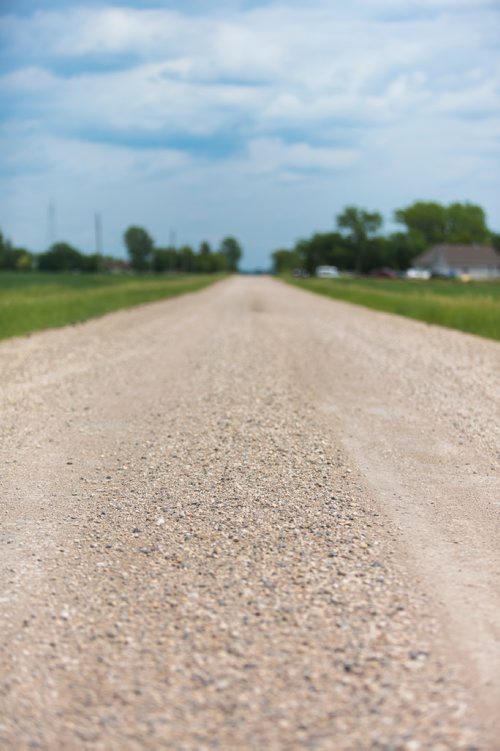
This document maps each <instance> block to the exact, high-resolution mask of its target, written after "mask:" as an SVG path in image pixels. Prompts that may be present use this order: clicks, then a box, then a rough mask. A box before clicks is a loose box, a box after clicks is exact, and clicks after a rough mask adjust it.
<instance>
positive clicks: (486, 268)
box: [413, 244, 500, 279]
mask: <svg viewBox="0 0 500 751" xmlns="http://www.w3.org/2000/svg"><path fill="white" fill-rule="evenodd" d="M413 268H414V269H416V270H418V271H428V272H430V273H431V274H435V275H438V276H449V277H454V276H462V277H468V278H470V279H500V254H498V253H497V252H496V251H495V249H494V248H492V247H490V246H488V245H450V244H443V245H434V247H432V248H429V250H426V251H425V253H422V254H421V255H419V256H417V257H416V258H414V259H413Z"/></svg>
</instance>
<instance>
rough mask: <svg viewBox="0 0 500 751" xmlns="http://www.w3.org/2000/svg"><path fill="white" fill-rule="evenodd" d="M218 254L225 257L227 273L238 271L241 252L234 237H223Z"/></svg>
mask: <svg viewBox="0 0 500 751" xmlns="http://www.w3.org/2000/svg"><path fill="white" fill-rule="evenodd" d="M220 252H221V253H222V254H223V255H224V256H225V258H226V261H227V268H228V269H229V271H232V272H234V271H238V264H239V262H240V259H241V256H242V255H243V251H242V249H241V245H240V244H239V242H238V240H236V238H234V237H225V238H224V240H223V241H222V242H221V245H220Z"/></svg>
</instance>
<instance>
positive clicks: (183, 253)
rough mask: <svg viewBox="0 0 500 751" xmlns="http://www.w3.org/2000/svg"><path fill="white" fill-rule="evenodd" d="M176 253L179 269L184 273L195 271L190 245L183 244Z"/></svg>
mask: <svg viewBox="0 0 500 751" xmlns="http://www.w3.org/2000/svg"><path fill="white" fill-rule="evenodd" d="M178 255H179V264H180V270H181V271H182V272H184V274H189V273H190V272H192V271H196V256H195V254H194V250H193V249H192V248H191V246H190V245H183V246H182V248H180V249H179V254H178Z"/></svg>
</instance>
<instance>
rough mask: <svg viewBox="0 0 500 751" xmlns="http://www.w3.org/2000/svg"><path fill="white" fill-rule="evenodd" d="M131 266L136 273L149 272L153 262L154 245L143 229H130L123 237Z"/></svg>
mask: <svg viewBox="0 0 500 751" xmlns="http://www.w3.org/2000/svg"><path fill="white" fill-rule="evenodd" d="M123 239H124V242H125V245H126V247H127V253H128V256H129V258H130V265H131V266H132V268H133V269H135V271H147V270H148V269H150V268H151V263H152V260H153V249H154V243H153V240H152V238H151V237H150V235H149V234H148V233H147V232H146V230H145V229H143V228H142V227H129V228H128V230H127V231H126V232H125V234H124V236H123Z"/></svg>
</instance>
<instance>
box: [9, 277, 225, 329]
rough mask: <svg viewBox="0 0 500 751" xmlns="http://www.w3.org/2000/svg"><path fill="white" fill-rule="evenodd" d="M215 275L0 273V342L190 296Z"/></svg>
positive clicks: (209, 282) (210, 282) (212, 279)
mask: <svg viewBox="0 0 500 751" xmlns="http://www.w3.org/2000/svg"><path fill="white" fill-rule="evenodd" d="M220 278H221V276H218V275H210V276H209V275H205V276H202V275H196V276H195V275H185V276H172V277H168V276H153V275H145V276H119V275H116V276H113V275H110V274H49V273H47V274H45V273H28V274H21V273H10V272H1V273H0V339H6V338H7V337H10V336H17V335H19V334H27V333H29V332H32V331H39V330H40V329H48V328H54V327H57V326H65V325H66V324H68V323H77V322H79V321H85V320H87V319H88V318H95V317H96V316H100V315H103V314H104V313H110V312H111V311H113V310H118V309H119V308H129V307H131V306H133V305H139V304H140V303H146V302H153V301H154V300H160V299H163V298H165V297H173V296H175V295H182V294H184V293H185V292H195V291H196V290H199V289H202V288H203V287H206V286H207V285H209V284H212V283H213V282H215V281H217V280H218V279H220Z"/></svg>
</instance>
